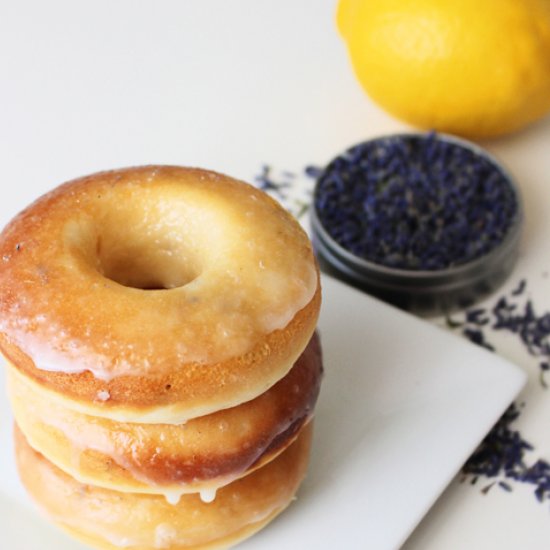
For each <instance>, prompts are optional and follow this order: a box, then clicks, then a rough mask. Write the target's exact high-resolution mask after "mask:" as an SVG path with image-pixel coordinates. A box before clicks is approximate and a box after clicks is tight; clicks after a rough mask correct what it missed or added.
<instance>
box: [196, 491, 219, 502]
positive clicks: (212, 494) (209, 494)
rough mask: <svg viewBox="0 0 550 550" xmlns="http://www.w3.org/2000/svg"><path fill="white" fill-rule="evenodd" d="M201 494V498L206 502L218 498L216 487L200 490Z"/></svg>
mask: <svg viewBox="0 0 550 550" xmlns="http://www.w3.org/2000/svg"><path fill="white" fill-rule="evenodd" d="M199 495H200V497H201V500H202V501H203V502H204V503H205V504H209V503H211V502H214V500H216V489H212V488H209V489H201V491H200V492H199Z"/></svg>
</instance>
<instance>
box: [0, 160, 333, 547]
mask: <svg viewBox="0 0 550 550" xmlns="http://www.w3.org/2000/svg"><path fill="white" fill-rule="evenodd" d="M0 257H1V258H2V260H1V266H0V350H1V351H2V353H3V355H4V356H5V358H6V362H7V375H8V391H9V397H10V400H11V403H12V407H13V412H14V417H15V422H16V424H15V428H14V432H15V448H16V457H17V463H18V468H19V472H20V476H21V478H22V481H23V483H24V485H25V486H26V488H27V490H28V492H29V493H30V494H31V496H32V497H33V499H34V500H35V501H36V502H37V503H38V505H39V507H40V508H42V509H43V510H44V511H45V513H46V514H47V515H48V516H49V517H50V518H51V520H52V521H53V522H55V523H56V524H57V525H59V526H60V527H61V528H62V529H64V530H65V531H67V532H68V533H70V534H72V535H73V536H74V537H76V538H77V539H79V540H81V541H83V542H84V543H86V544H88V545H90V546H91V547H93V548H105V549H114V548H131V549H134V550H146V549H157V548H162V549H191V548H193V549H207V548H208V549H211V548H227V547H229V546H232V545H234V544H236V543H237V542H239V541H241V540H243V539H244V538H246V537H248V536H250V535H252V534H253V533H255V532H256V531H258V530H259V529H260V528H262V527H263V526H264V525H266V524H267V523H268V522H269V521H270V520H271V519H273V518H274V517H275V516H276V515H277V514H279V513H280V512H281V511H282V510H283V509H284V508H285V507H286V506H287V505H288V504H289V503H290V502H291V501H292V499H293V496H294V494H295V492H296V491H297V489H298V487H299V485H300V483H301V481H302V480H303V478H304V476H305V473H306V468H307V463H308V457H309V448H310V441H311V432H312V422H311V419H312V415H313V409H314V405H315V402H316V399H317V396H318V393H319V387H320V380H321V375H322V365H321V354H320V347H319V342H318V338H317V336H316V335H315V325H316V322H317V317H318V313H319V307H320V286H319V272H318V269H317V266H316V263H315V260H314V257H313V254H312V249H311V246H310V243H309V240H308V238H307V236H306V235H305V233H304V232H303V231H302V229H301V228H300V226H299V225H298V223H297V222H296V221H295V220H294V219H293V218H292V217H291V216H290V215H289V214H288V213H287V212H286V211H285V210H284V209H282V208H281V207H280V206H279V205H278V204H277V203H276V202H275V201H273V200H272V199H270V198H269V197H268V196H266V195H265V194H263V193H262V192H261V191H258V190H257V189H255V188H253V187H252V186H250V185H247V184H245V183H243V182H239V181H236V180H234V179H232V178H229V177H227V176H223V175H221V174H218V173H214V172H210V171H206V170H200V169H190V168H180V167H173V166H148V167H140V168H130V169H123V170H115V171H110V172H102V173H98V174H93V175H91V176H88V177H84V178H81V179H78V180H74V181H71V182H69V183H66V184H64V185H62V186H60V187H58V188H56V189H54V190H53V191H52V192H50V193H48V194H46V195H44V196H43V197H41V198H40V199H38V200H37V201H36V202H34V203H33V204H32V205H30V206H29V207H28V208H27V209H25V210H24V211H23V212H21V213H20V214H19V215H18V216H17V217H15V218H14V219H13V220H12V221H11V222H10V223H9V224H8V226H7V227H6V228H5V229H4V231H3V232H2V234H1V235H0Z"/></svg>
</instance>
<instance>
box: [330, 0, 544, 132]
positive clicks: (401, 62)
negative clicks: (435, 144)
mask: <svg viewBox="0 0 550 550" xmlns="http://www.w3.org/2000/svg"><path fill="white" fill-rule="evenodd" d="M337 22H338V27H339V30H340V33H341V35H342V36H343V37H344V39H345V41H346V42H347V45H348V48H349V53H350V57H351V61H352V64H353V67H354V70H355V73H356V75H357V78H358V79H359V81H360V83H361V85H362V86H363V88H364V89H365V91H366V92H367V93H368V94H369V95H370V96H371V97H372V98H373V99H374V101H376V102H377V103H379V104H380V105H381V106H382V107H383V108H385V109H386V110H387V111H389V112H390V113H392V114H393V115H395V116H397V117H398V118H401V119H403V120H405V121H407V122H409V123H411V124H413V125H416V126H420V127H422V128H434V129H436V130H440V131H445V132H450V133H455V134H461V135H464V136H467V137H488V136H496V135H499V134H504V133H507V132H512V131H514V130H517V129H519V128H521V127H523V126H525V125H527V124H529V123H530V122H532V121H534V120H536V119H538V118H540V117H541V116H543V115H544V114H545V113H547V112H548V111H549V110H550V0H340V2H339V5H338V12H337Z"/></svg>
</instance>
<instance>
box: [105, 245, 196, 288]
mask: <svg viewBox="0 0 550 550" xmlns="http://www.w3.org/2000/svg"><path fill="white" fill-rule="evenodd" d="M96 253H97V259H98V270H99V271H100V273H101V274H102V275H103V276H104V277H106V278H107V279H110V280H112V281H115V282H117V283H119V284H121V285H123V286H127V287H131V288H138V289H141V290H162V289H171V288H177V287H181V286H184V285H186V284H188V283H190V282H191V281H193V280H194V279H196V278H197V277H198V275H199V274H200V266H199V265H198V262H197V261H195V259H194V258H192V257H190V254H189V251H187V250H185V248H184V247H183V246H181V244H180V243H169V242H162V241H160V240H159V239H154V240H153V242H148V241H147V240H145V241H142V242H132V241H131V239H130V241H129V242H126V243H114V242H108V239H105V238H99V239H98V241H97V245H96Z"/></svg>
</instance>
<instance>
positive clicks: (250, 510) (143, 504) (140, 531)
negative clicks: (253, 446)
mask: <svg viewBox="0 0 550 550" xmlns="http://www.w3.org/2000/svg"><path fill="white" fill-rule="evenodd" d="M15 441H16V457H17V464H18V468H19V472H20V475H21V478H22V480H23V483H24V485H25V486H26V488H27V490H28V491H29V493H30V494H31V495H32V496H33V497H34V499H35V500H36V502H38V503H39V505H40V507H41V508H42V509H43V510H44V511H45V513H46V514H47V515H48V516H50V518H51V519H52V520H53V521H54V522H55V523H56V524H57V525H59V526H60V527H61V528H62V529H65V530H66V531H68V532H70V534H72V535H73V536H74V537H76V538H78V539H80V540H81V541H83V542H85V543H87V544H90V545H92V546H93V547H94V548H103V549H108V550H116V549H118V548H120V547H124V548H132V550H151V549H155V548H169V549H171V550H184V549H187V550H189V549H195V550H199V549H202V550H206V549H214V548H227V547H228V546H230V545H233V544H236V543H237V542H239V541H240V540H242V539H243V538H246V537H248V536H250V535H251V534H253V533H254V532H255V531H257V530H259V529H260V528H262V527H263V526H264V525H265V524H266V523H268V522H269V521H271V519H273V518H274V517H275V516H276V515H277V514H279V513H280V512H281V511H282V510H283V509H284V508H285V507H286V506H287V505H288V504H289V503H290V501H291V500H292V498H293V495H294V493H295V491H296V489H297V487H298V485H299V484H300V482H301V481H302V479H303V477H304V475H305V471H306V466H307V461H308V455H309V447H310V441H311V425H308V426H306V427H305V428H304V429H303V430H302V432H301V434H300V436H299V437H298V439H297V440H296V442H295V443H293V444H292V445H291V446H290V447H289V448H288V449H287V450H286V451H285V452H283V453H282V454H281V455H280V456H279V457H277V458H276V459H275V460H273V461H272V462H270V463H269V464H267V465H266V466H264V467H263V468H260V469H258V470H256V471H254V472H253V473H251V474H249V475H247V476H245V477H243V478H241V479H239V480H238V481H235V482H234V483H231V484H230V485H228V486H227V487H224V488H223V489H221V490H220V491H219V494H218V496H217V497H216V500H215V501H214V502H212V503H209V504H205V503H204V502H202V501H201V500H200V498H198V496H197V495H184V496H183V497H182V499H181V500H180V501H179V503H178V504H177V505H171V504H168V503H167V502H166V500H165V499H164V498H163V497H160V496H156V495H143V494H133V493H118V492H116V491H112V490H109V489H102V488H97V487H93V486H88V485H83V484H81V483H79V482H77V481H75V480H74V479H73V478H72V477H70V476H68V475H67V474H65V473H64V472H63V471H61V470H60V469H59V468H57V467H56V466H54V465H53V464H52V463H51V462H49V461H48V460H47V459H45V458H44V457H43V456H42V455H40V454H39V453H37V452H36V451H34V450H33V449H32V448H31V447H30V445H29V444H28V443H27V442H26V440H25V438H24V436H23V435H22V434H21V432H20V431H19V430H18V429H16V430H15Z"/></svg>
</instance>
